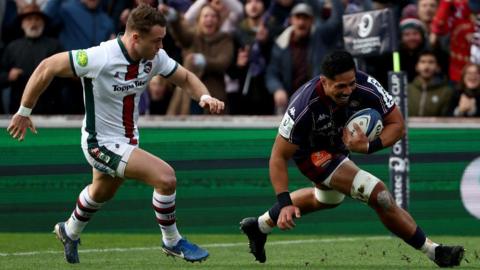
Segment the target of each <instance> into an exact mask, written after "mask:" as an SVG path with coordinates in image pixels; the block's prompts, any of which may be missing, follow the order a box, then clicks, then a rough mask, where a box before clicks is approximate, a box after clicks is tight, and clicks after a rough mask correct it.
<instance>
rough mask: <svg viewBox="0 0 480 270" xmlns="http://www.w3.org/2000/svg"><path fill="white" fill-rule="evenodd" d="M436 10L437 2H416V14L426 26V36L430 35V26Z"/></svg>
mask: <svg viewBox="0 0 480 270" xmlns="http://www.w3.org/2000/svg"><path fill="white" fill-rule="evenodd" d="M437 9H438V0H418V1H417V14H418V19H420V20H421V21H422V22H423V24H424V25H425V26H426V31H427V34H430V25H431V24H432V21H433V18H434V17H435V14H436V12H437Z"/></svg>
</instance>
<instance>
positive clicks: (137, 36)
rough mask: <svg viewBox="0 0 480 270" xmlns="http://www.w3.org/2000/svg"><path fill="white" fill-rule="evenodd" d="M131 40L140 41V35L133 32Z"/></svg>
mask: <svg viewBox="0 0 480 270" xmlns="http://www.w3.org/2000/svg"><path fill="white" fill-rule="evenodd" d="M132 39H133V41H135V42H138V40H139V39H140V34H139V33H138V32H133V34H132Z"/></svg>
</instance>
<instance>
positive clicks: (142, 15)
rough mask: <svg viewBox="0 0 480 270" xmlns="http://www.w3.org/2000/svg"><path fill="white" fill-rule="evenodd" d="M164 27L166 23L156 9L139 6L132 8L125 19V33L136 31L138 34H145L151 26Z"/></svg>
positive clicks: (143, 5)
mask: <svg viewBox="0 0 480 270" xmlns="http://www.w3.org/2000/svg"><path fill="white" fill-rule="evenodd" d="M155 25H159V26H162V27H165V26H166V25H167V21H166V20H165V17H164V16H163V15H162V13H160V12H159V11H158V10H157V9H155V8H153V7H151V6H149V5H145V4H141V5H139V6H138V7H136V8H134V9H133V10H132V12H130V15H128V19H127V27H126V29H127V31H138V32H140V34H147V33H149V32H150V30H151V29H152V27H153V26H155Z"/></svg>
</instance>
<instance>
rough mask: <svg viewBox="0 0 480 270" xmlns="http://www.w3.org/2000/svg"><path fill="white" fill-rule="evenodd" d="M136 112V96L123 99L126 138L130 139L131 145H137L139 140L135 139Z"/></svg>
mask: <svg viewBox="0 0 480 270" xmlns="http://www.w3.org/2000/svg"><path fill="white" fill-rule="evenodd" d="M134 110H135V94H133V95H129V96H126V97H124V98H123V114H122V119H123V127H124V128H125V137H127V138H129V139H130V142H129V144H132V145H136V144H137V143H138V141H137V139H135V138H134V136H135V135H134V134H133V130H134V126H133V113H134Z"/></svg>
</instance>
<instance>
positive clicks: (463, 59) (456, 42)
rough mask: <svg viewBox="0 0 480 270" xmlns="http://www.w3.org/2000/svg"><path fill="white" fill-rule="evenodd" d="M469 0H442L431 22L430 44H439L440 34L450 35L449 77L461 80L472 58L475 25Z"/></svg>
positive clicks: (455, 80) (454, 80)
mask: <svg viewBox="0 0 480 270" xmlns="http://www.w3.org/2000/svg"><path fill="white" fill-rule="evenodd" d="M470 14H471V12H470V8H469V7H468V1H467V0H458V1H449V0H440V4H439V7H438V9H437V13H436V15H435V17H434V18H433V21H432V24H431V33H430V37H429V39H430V44H431V45H432V46H437V43H438V40H439V37H440V36H444V35H447V34H449V35H450V44H449V50H448V51H449V52H450V68H449V73H448V74H449V79H450V80H451V81H452V82H454V83H456V82H458V81H460V77H461V72H462V68H463V66H465V64H466V63H467V62H469V59H470V47H471V41H472V34H473V31H474V25H473V22H472V20H471V18H470Z"/></svg>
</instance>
